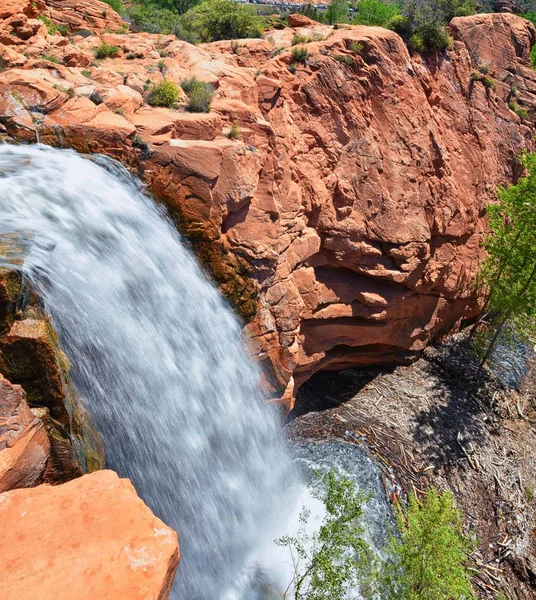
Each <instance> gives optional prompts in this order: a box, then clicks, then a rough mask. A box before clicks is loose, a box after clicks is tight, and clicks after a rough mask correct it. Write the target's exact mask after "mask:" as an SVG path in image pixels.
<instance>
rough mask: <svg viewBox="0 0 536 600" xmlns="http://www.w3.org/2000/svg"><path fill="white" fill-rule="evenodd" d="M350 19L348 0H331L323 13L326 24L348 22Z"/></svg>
mask: <svg viewBox="0 0 536 600" xmlns="http://www.w3.org/2000/svg"><path fill="white" fill-rule="evenodd" d="M349 20H350V6H349V4H348V0H331V2H330V3H329V5H328V7H327V9H326V11H325V13H324V22H326V23H327V24H328V25H335V24H336V23H348V22H349Z"/></svg>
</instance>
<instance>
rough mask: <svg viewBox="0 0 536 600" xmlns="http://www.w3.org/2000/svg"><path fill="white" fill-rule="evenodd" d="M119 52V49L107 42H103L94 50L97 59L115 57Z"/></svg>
mask: <svg viewBox="0 0 536 600" xmlns="http://www.w3.org/2000/svg"><path fill="white" fill-rule="evenodd" d="M118 52H119V48H118V47H117V46H112V45H111V44H108V43H106V42H102V43H101V44H99V45H98V46H97V47H96V48H93V54H94V55H95V58H108V57H110V56H115V55H116V54H117V53H118Z"/></svg>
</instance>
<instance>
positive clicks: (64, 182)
mask: <svg viewBox="0 0 536 600" xmlns="http://www.w3.org/2000/svg"><path fill="white" fill-rule="evenodd" d="M103 162H104V163H106V165H107V166H108V169H105V168H103V166H99V165H98V164H95V163H94V162H92V161H90V160H88V159H84V158H82V157H80V156H78V155H77V154H75V153H74V152H72V151H59V150H54V149H51V148H47V147H44V146H33V147H10V146H0V211H1V213H2V220H1V224H0V227H1V232H3V233H10V234H11V237H12V234H13V232H20V234H21V240H22V241H23V243H24V240H26V241H29V242H30V243H28V244H26V245H27V248H26V252H25V256H24V266H23V270H24V272H25V273H26V274H27V275H28V276H29V277H30V279H31V280H32V281H33V283H34V284H35V285H37V286H38V288H39V289H40V292H41V294H42V297H43V298H44V301H45V303H46V306H47V309H48V310H49V312H50V313H51V314H52V317H53V321H54V324H55V327H56V329H57V331H58V334H59V338H60V341H61V344H62V347H63V349H64V351H65V352H66V354H67V356H68V357H69V359H70V360H71V362H72V365H73V370H72V377H73V381H74V383H75V385H76V387H77V390H78V392H79V395H80V397H81V399H82V401H83V403H84V404H85V405H86V406H87V407H88V408H89V411H90V413H91V415H92V417H93V418H94V421H95V423H96V425H97V428H98V429H99V430H100V431H101V433H102V434H103V438H104V440H105V444H106V453H107V464H108V465H109V466H110V467H112V468H114V469H116V470H117V471H118V472H119V473H120V474H121V475H123V476H128V477H130V478H132V480H133V482H134V484H135V486H136V488H137V490H138V491H139V493H140V495H141V496H142V497H143V498H144V500H145V501H146V502H147V503H148V504H149V505H150V506H151V507H152V508H153V510H155V512H156V513H157V514H158V516H159V517H161V518H162V519H163V520H164V521H165V522H166V523H168V524H169V525H171V526H172V527H174V528H176V529H177V530H178V531H179V534H180V542H181V550H182V555H183V560H182V563H181V568H180V576H179V577H177V581H176V586H175V587H176V590H175V593H176V595H177V597H179V598H182V599H183V600H215V599H217V598H222V597H225V595H226V590H228V589H231V588H232V586H233V582H234V580H235V578H236V575H237V573H239V572H240V570H241V568H242V567H243V565H244V563H245V562H246V561H247V559H248V557H249V555H250V554H251V553H252V551H254V549H255V547H256V546H257V545H258V544H259V542H260V540H261V539H262V537H263V535H264V529H266V530H267V531H269V530H270V523H269V522H267V515H270V514H273V512H274V510H273V504H274V502H275V501H276V500H277V498H278V497H280V496H281V494H282V493H283V490H284V489H285V487H288V484H289V481H290V480H291V479H292V478H293V476H292V468H291V466H290V463H289V460H288V458H287V455H286V452H285V449H284V446H283V443H282V439H281V437H280V432H279V430H280V424H279V423H278V421H277V419H276V416H275V415H274V414H272V412H271V409H270V408H269V406H268V405H267V404H265V403H264V402H263V400H262V398H261V395H260V393H259V389H258V377H257V372H256V370H255V369H254V368H253V366H252V365H251V363H250V360H249V359H248V358H247V357H246V355H245V354H244V352H243V349H242V347H241V340H240V327H239V324H238V323H237V321H236V319H235V318H234V317H233V315H232V313H231V311H230V310H229V308H228V307H227V306H226V305H225V303H224V302H223V301H222V299H221V298H220V296H219V294H218V292H217V290H216V289H215V288H214V287H213V285H211V283H210V282H209V281H207V279H206V278H205V277H204V276H203V274H202V273H201V271H200V269H199V268H198V266H197V264H196V262H195V260H194V259H193V258H192V256H191V255H190V253H189V251H188V250H187V249H186V248H185V246H184V245H183V244H182V243H181V240H180V238H179V236H178V234H177V233H176V231H175V230H174V228H173V225H172V224H171V223H170V222H169V221H168V220H167V219H166V217H165V215H164V213H163V211H162V210H160V209H159V208H158V207H157V205H156V204H155V203H154V202H153V201H152V200H151V199H149V198H147V197H146V196H145V195H144V194H143V193H142V190H141V189H140V187H139V185H137V184H136V182H135V181H134V180H133V179H132V178H131V177H129V176H128V175H127V174H126V173H125V171H124V170H123V169H121V168H120V167H119V166H117V165H116V164H115V163H112V162H111V161H103Z"/></svg>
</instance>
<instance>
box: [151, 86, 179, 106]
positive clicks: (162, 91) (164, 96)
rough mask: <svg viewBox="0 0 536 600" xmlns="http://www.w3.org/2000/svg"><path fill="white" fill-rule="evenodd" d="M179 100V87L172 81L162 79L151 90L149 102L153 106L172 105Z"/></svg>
mask: <svg viewBox="0 0 536 600" xmlns="http://www.w3.org/2000/svg"><path fill="white" fill-rule="evenodd" d="M178 100H179V89H178V88H177V85H176V84H175V83H173V82H172V81H161V82H160V83H157V84H155V85H153V87H152V88H151V89H150V91H149V96H148V98H147V102H148V103H149V104H150V105H151V106H168V107H169V106H171V105H172V104H174V103H175V102H178Z"/></svg>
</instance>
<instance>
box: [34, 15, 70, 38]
mask: <svg viewBox="0 0 536 600" xmlns="http://www.w3.org/2000/svg"><path fill="white" fill-rule="evenodd" d="M37 18H38V19H39V20H40V21H42V22H43V23H44V24H45V25H46V27H47V31H48V33H49V34H50V35H54V34H55V33H60V34H61V35H69V33H70V29H69V26H68V25H53V24H52V21H51V20H50V19H49V18H48V17H47V16H46V15H39V16H38V17H37Z"/></svg>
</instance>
